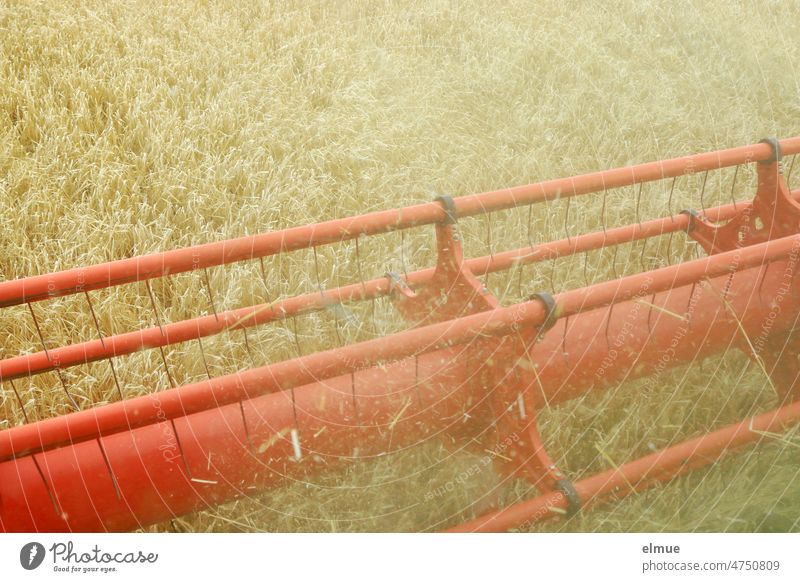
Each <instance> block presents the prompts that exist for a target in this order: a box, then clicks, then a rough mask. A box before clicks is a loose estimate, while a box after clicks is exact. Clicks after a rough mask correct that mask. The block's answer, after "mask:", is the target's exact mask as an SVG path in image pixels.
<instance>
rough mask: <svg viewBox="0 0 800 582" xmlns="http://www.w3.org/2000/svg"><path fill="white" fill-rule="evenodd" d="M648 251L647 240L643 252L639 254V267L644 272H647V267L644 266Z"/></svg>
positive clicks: (643, 242)
mask: <svg viewBox="0 0 800 582" xmlns="http://www.w3.org/2000/svg"><path fill="white" fill-rule="evenodd" d="M646 250H647V239H644V240H643V241H642V252H641V253H639V266H640V267H641V268H642V272H644V271H647V267H646V266H645V264H644V254H645V251H646Z"/></svg>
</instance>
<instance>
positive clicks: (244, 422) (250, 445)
mask: <svg viewBox="0 0 800 582" xmlns="http://www.w3.org/2000/svg"><path fill="white" fill-rule="evenodd" d="M239 413H240V414H241V415H242V428H244V436H245V439H247V448H248V450H250V451H252V450H253V439H252V438H251V437H250V428H249V427H248V426H247V415H246V414H245V413H244V403H243V402H242V401H241V400H240V401H239Z"/></svg>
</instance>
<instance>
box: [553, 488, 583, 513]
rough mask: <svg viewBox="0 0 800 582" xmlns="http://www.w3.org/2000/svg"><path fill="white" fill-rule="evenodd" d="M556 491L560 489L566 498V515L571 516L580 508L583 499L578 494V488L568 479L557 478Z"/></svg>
mask: <svg viewBox="0 0 800 582" xmlns="http://www.w3.org/2000/svg"><path fill="white" fill-rule="evenodd" d="M555 488H556V491H561V493H563V494H564V497H566V498H567V517H572V516H573V515H575V514H576V513H578V512H579V511H580V510H581V507H582V506H583V501H582V500H581V496H580V495H578V490H577V489H575V486H574V485H573V484H572V481H570V480H569V479H559V480H558V481H556V485H555Z"/></svg>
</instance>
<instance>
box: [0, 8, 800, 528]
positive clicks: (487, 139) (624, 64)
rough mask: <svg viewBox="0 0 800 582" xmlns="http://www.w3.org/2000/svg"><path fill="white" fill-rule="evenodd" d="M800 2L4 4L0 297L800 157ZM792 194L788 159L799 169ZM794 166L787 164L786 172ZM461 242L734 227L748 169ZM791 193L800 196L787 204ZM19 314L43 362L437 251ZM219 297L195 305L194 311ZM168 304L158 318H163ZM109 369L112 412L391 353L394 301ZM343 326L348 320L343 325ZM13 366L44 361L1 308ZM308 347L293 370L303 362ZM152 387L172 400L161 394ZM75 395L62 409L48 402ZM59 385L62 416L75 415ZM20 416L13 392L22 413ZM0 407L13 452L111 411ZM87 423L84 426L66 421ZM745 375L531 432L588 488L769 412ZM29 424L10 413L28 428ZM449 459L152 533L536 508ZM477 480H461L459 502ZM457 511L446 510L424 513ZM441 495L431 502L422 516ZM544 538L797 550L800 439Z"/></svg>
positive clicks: (496, 226)
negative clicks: (642, 460)
mask: <svg viewBox="0 0 800 582" xmlns="http://www.w3.org/2000/svg"><path fill="white" fill-rule="evenodd" d="M799 24H800V3H798V2H793V1H790V2H777V1H776V2H767V1H762V2H726V3H705V2H700V1H697V0H694V1H690V0H681V1H677V2H671V3H658V2H654V1H619V2H564V1H563V0H538V1H535V2H521V1H502V2H472V1H466V2H450V1H443V0H433V1H426V2H422V1H419V0H408V1H398V2H377V1H376V2H367V1H348V2H316V1H304V2H264V1H260V2H259V1H251V0H241V1H237V2H211V1H200V0H196V1H176V2H155V1H149V0H135V1H133V2H121V1H117V0H113V1H109V0H104V1H95V0H89V1H66V0H47V1H45V0H7V1H5V2H3V3H0V256H2V260H0V278H2V280H9V279H16V278H20V277H24V276H28V275H35V274H41V273H49V272H52V271H55V270H59V269H66V268H70V267H74V266H81V265H87V264H92V263H98V262H103V261H108V260H113V259H120V258H125V257H131V256H135V255H139V254H143V253H149V252H154V251H160V250H168V249H174V248H179V247H183V246H188V245H192V244H197V243H203V242H209V241H218V240H224V239H226V238H231V237H236V236H242V235H246V234H254V233H258V232H266V231H270V230H277V229H280V228H287V227H291V226H296V225H301V224H308V223H313V222H318V221H323V220H327V219H331V218H340V217H344V216H349V215H354V214H361V213H366V212H369V211H373V210H378V209H388V208H393V207H399V206H403V205H407V204H412V203H416V202H421V201H428V200H431V199H432V198H433V197H435V196H437V195H441V194H450V195H453V196H459V195H464V194H469V193H473V192H479V191H485V190H494V189H498V188H502V187H506V186H511V185H518V184H525V183H531V182H536V181H539V180H545V179H550V178H557V177H562V176H568V175H574V174H578V173H583V172H589V171H595V170H601V169H606V168H612V167H617V166H621V165H626V164H632V163H638V162H646V161H651V160H656V159H661V158H668V157H676V156H680V155H684V154H689V153H694V152H700V151H708V150H714V149H719V148H724V147H733V146H737V145H744V144H750V143H754V142H756V141H758V140H759V139H761V138H762V137H766V136H770V135H778V136H780V137H790V136H793V135H797V134H800V43H798V42H797V40H798V25H799ZM786 162H787V166H786V167H787V169H788V167H789V164H791V163H792V162H793V160H792V159H787V161H786ZM799 166H800V164H799ZM702 178H703V177H702V176H686V177H683V178H681V179H680V180H678V181H677V182H676V185H675V188H674V191H673V192H672V193H669V192H668V190H669V186H670V185H669V183H660V182H657V183H652V184H647V185H645V186H644V187H643V188H642V189H638V188H626V189H620V190H618V191H612V192H608V193H607V195H606V196H605V197H601V196H599V195H592V196H586V197H581V198H579V199H575V200H572V201H571V202H569V203H567V202H565V201H554V202H548V203H546V204H541V205H538V206H536V207H535V208H533V209H532V210H531V211H530V213H529V211H528V209H527V208H524V209H515V210H510V211H505V212H502V213H500V214H498V215H494V216H492V217H491V218H488V219H487V218H483V217H482V218H474V219H466V220H464V224H463V229H464V233H465V249H466V252H467V254H468V255H469V256H479V255H485V254H487V253H490V252H494V251H496V250H507V249H511V248H516V247H519V246H524V245H526V244H528V242H530V241H531V240H533V241H534V242H535V241H544V240H552V239H557V238H563V237H565V236H570V235H574V234H578V233H582V232H588V231H591V230H598V229H600V228H603V227H605V226H611V225H615V224H616V225H618V224H623V223H626V222H632V221H635V220H639V219H644V218H652V217H656V216H664V215H667V214H672V213H675V212H677V211H679V210H681V209H683V208H687V207H693V208H700V207H701V206H704V207H705V206H712V205H717V204H724V203H727V202H729V201H730V200H731V198H733V199H736V200H746V199H749V198H750V197H752V194H753V192H754V173H753V169H752V168H748V169H744V168H743V169H742V170H740V173H739V175H738V178H737V179H736V180H735V181H734V180H733V170H732V169H731V170H730V171H728V170H723V171H720V172H715V173H713V174H711V175H709V177H708V181H707V183H706V184H705V186H703V184H702V181H703V180H702ZM790 186H791V187H792V188H798V187H800V168H798V169H796V170H795V175H794V178H793V179H790ZM417 230H419V232H417V231H414V232H409V233H407V234H406V235H402V236H401V235H400V234H399V233H392V234H387V235H382V236H380V237H377V238H376V240H374V241H372V242H367V243H364V244H363V246H362V247H361V248H360V249H359V252H358V256H356V255H355V253H354V248H353V245H352V244H350V243H342V244H339V245H331V246H330V247H325V248H321V249H319V253H318V256H317V257H316V258H315V257H314V256H313V255H312V253H311V252H310V251H308V252H306V251H298V252H295V253H292V254H291V255H290V256H282V257H276V258H271V259H269V260H268V261H266V263H267V264H266V273H267V276H266V277H262V276H261V274H260V273H259V265H258V263H257V262H255V263H250V262H246V263H241V264H237V265H231V266H226V267H217V268H212V269H209V270H208V271H207V273H206V274H207V276H208V280H207V281H206V280H204V279H203V277H201V276H200V275H199V274H198V273H188V274H183V275H178V276H175V277H171V278H168V279H164V280H156V281H154V282H153V283H152V292H153V295H154V297H155V302H152V301H151V300H150V298H149V296H148V293H147V292H146V290H145V288H144V285H143V284H139V285H136V284H134V285H128V286H125V287H123V288H119V289H114V290H100V291H96V292H93V293H92V302H93V309H94V310H95V312H96V315H97V317H98V324H97V325H95V323H94V321H93V319H92V314H91V311H90V309H89V308H88V306H87V304H86V300H85V298H84V297H83V296H81V295H77V296H74V297H65V298H59V299H53V300H50V301H47V302H41V303H37V304H35V305H34V306H33V309H34V310H35V311H36V317H37V321H38V323H39V324H40V327H41V332H42V338H43V341H44V342H45V345H47V346H57V345H62V344H65V343H74V342H77V341H83V340H87V339H93V338H95V337H97V333H98V328H99V329H100V330H102V333H103V334H105V335H110V334H113V333H121V332H124V331H129V330H134V329H138V328H140V327H143V326H151V325H156V324H158V323H159V322H160V321H177V320H179V319H183V318H187V317H193V316H197V315H202V314H208V313H211V312H212V311H213V310H222V309H229V308H235V307H239V306H243V305H250V304H253V303H256V302H263V301H272V300H274V299H275V298H278V297H288V296H291V295H295V294H298V293H304V292H313V291H314V290H317V289H319V288H320V286H324V287H334V286H337V285H341V284H345V283H348V282H353V281H357V280H358V278H359V277H364V278H373V277H381V276H383V274H384V273H385V272H387V271H390V270H396V271H401V270H411V269H414V268H418V267H423V266H429V265H431V264H432V262H433V260H434V258H435V254H434V253H433V250H432V240H433V239H432V229H424V228H423V229H417ZM685 239H686V237H683V236H675V237H672V238H671V239H670V241H667V240H666V237H665V239H664V240H659V241H658V242H655V243H654V242H652V241H651V242H649V244H647V245H643V244H642V243H635V244H630V245H624V246H622V247H620V248H619V249H617V250H610V249H606V250H604V251H598V252H593V253H589V255H587V256H586V257H572V258H568V259H559V260H558V261H550V262H547V263H542V264H536V265H533V266H528V267H524V268H523V269H518V270H515V271H513V272H510V273H508V274H506V275H493V276H492V277H490V278H489V280H488V281H486V282H487V284H488V285H489V287H490V288H491V289H492V291H494V292H495V293H496V294H497V295H498V297H500V298H501V301H502V302H503V303H504V304H510V303H513V302H516V301H519V300H521V299H522V298H524V297H525V296H527V295H528V294H529V293H531V292H533V291H537V290H549V291H561V290H565V289H570V288H577V287H581V286H583V285H585V284H587V283H591V282H593V281H602V280H609V279H612V278H615V277H619V276H622V275H625V274H628V273H634V272H639V271H641V270H642V268H653V267H656V266H661V265H666V264H669V263H674V262H675V261H679V260H683V259H688V258H692V257H695V256H697V252H698V251H697V248H696V247H695V245H693V244H691V243H689V242H687V241H686V240H685ZM209 291H210V293H209ZM153 303H155V305H154V304H153ZM352 315H353V318H352V319H353V320H354V321H355V322H356V323H352V324H351V323H347V324H346V325H342V324H341V322H340V321H339V320H338V319H337V318H336V317H334V316H332V315H331V314H330V313H326V312H322V313H319V314H310V315H307V316H303V317H299V318H297V320H296V321H293V322H291V323H289V322H286V323H278V324H274V325H269V326H264V328H263V329H261V328H259V329H257V330H253V332H252V335H251V338H250V342H251V347H252V349H248V350H247V351H245V349H244V347H243V346H242V342H241V338H240V337H239V336H234V335H231V334H222V335H221V336H217V337H214V338H209V339H208V340H204V342H203V346H202V348H203V350H202V353H201V351H200V347H199V346H198V345H197V344H194V343H192V344H178V345H174V346H170V348H169V349H166V350H165V361H166V362H167V365H166V366H165V363H164V362H163V361H162V359H161V356H160V354H159V353H158V350H151V351H147V352H140V353H137V354H134V355H131V356H128V357H126V358H119V361H118V363H117V373H118V376H119V382H120V384H121V386H122V388H123V392H124V394H125V396H128V397H129V396H134V395H137V394H144V393H147V392H149V391H151V390H156V389H163V388H165V387H169V386H170V385H171V384H174V385H177V384H182V383H186V382H190V381H193V380H197V379H202V378H204V377H206V375H207V374H210V375H213V376H216V375H221V374H225V373H229V372H232V371H235V370H238V369H241V368H243V367H252V366H256V365H264V364H265V363H269V362H274V361H279V360H283V359H286V358H291V357H293V356H295V355H296V353H297V351H296V350H297V349H299V350H301V351H302V352H303V353H309V352H311V351H314V350H319V349H324V348H327V347H332V346H335V345H337V342H342V341H345V342H347V341H358V340H361V339H367V338H369V337H373V336H374V335H376V334H381V335H382V334H385V333H390V332H391V331H395V330H398V329H402V327H403V326H402V322H400V321H399V319H398V317H397V315H396V314H395V313H393V311H392V308H391V306H390V305H389V304H388V303H386V302H381V301H378V302H376V305H375V306H374V308H372V309H371V308H370V306H353V307H352ZM348 322H349V319H348ZM0 330H2V332H0V335H2V342H1V343H0V349H2V354H0V355H2V357H4V358H5V357H10V356H13V355H17V354H19V353H26V352H33V351H38V350H40V349H41V343H40V341H39V337H38V335H37V331H36V328H35V326H34V323H33V321H32V319H31V314H30V313H29V311H28V308H27V307H11V308H6V309H3V310H0ZM298 346H299V348H298ZM167 371H169V373H167ZM62 382H63V385H62ZM65 387H68V392H69V396H67V393H66V392H67V389H66V388H65ZM13 388H16V390H17V391H18V392H19V393H20V396H21V398H20V399H17V398H16V397H15V395H14V390H13ZM13 388H12V387H11V386H9V385H8V383H3V385H2V386H0V400H1V401H0V429H3V428H7V427H10V426H15V425H17V424H20V423H22V422H24V421H25V419H28V420H36V419H41V418H47V417H49V416H52V415H54V414H63V413H65V412H69V411H70V410H72V407H73V406H74V405H75V404H76V405H77V406H79V407H80V408H86V407H90V406H94V405H99V404H102V403H104V402H110V401H113V400H115V399H117V398H118V394H117V389H116V386H115V382H114V379H113V377H112V372H111V371H110V369H109V367H108V365H107V363H104V362H98V363H94V364H90V365H86V366H78V367H76V368H71V369H68V370H64V371H63V377H62V378H59V377H58V375H57V374H55V373H45V374H42V375H40V376H36V377H33V378H31V379H29V380H28V379H26V380H19V381H17V383H16V386H15V387H13ZM73 400H74V404H73V402H72V401H73ZM776 400H777V399H776V397H775V395H774V393H773V392H772V391H771V390H770V388H769V382H768V380H767V379H766V378H765V377H764V375H763V373H762V372H761V370H760V369H759V367H758V366H754V365H753V364H752V361H751V360H750V359H749V358H747V357H746V356H745V355H744V354H743V353H741V352H739V351H735V350H733V349H730V350H727V351H725V352H724V353H723V354H721V355H720V356H718V357H715V358H712V359H709V360H706V361H703V362H695V363H693V364H692V365H689V366H684V367H681V368H677V369H674V370H670V371H667V372H663V373H661V374H659V375H658V381H657V382H655V383H653V382H648V383H647V384H646V385H644V384H643V383H642V382H638V383H637V382H627V383H623V384H621V385H619V386H618V387H616V388H614V389H612V390H610V391H607V392H605V393H603V394H597V395H590V396H586V397H584V398H582V399H579V400H578V401H574V402H571V403H569V404H566V405H562V406H559V407H557V408H554V409H553V410H548V411H546V412H545V413H544V414H543V416H542V418H541V430H542V433H543V436H544V438H545V440H546V442H547V445H548V447H549V449H550V451H551V453H552V455H553V456H554V457H555V458H556V459H558V462H559V464H560V465H561V466H562V468H563V469H565V470H566V471H567V472H568V473H569V474H570V475H572V476H573V477H574V478H575V479H577V478H580V476H582V475H589V474H591V473H594V472H597V471H600V470H606V469H608V468H611V467H614V466H615V465H617V464H621V463H623V462H625V461H626V460H628V459H632V458H634V457H636V456H640V455H642V454H646V453H648V452H649V451H650V450H652V449H653V448H662V447H664V446H668V445H669V444H670V443H674V442H677V441H679V440H683V439H685V438H690V437H692V436H697V435H699V434H703V433H704V432H706V431H708V430H710V429H713V428H718V427H721V426H724V425H726V424H729V423H732V422H735V421H738V420H739V419H741V418H743V417H745V416H747V415H752V414H755V413H758V412H761V411H766V410H769V409H770V407H774V406H775V404H776ZM20 401H21V402H22V405H20V404H19V402H20ZM475 463H476V457H475V456H472V455H471V454H469V453H466V452H458V451H453V450H451V449H448V448H445V447H444V446H443V445H442V444H441V443H437V442H429V443H424V444H422V445H421V446H419V447H415V448H413V449H410V450H407V451H403V452H402V453H398V454H395V455H388V456H386V457H385V458H382V459H379V460H377V461H372V462H368V463H358V464H354V465H352V466H351V467H348V468H347V469H346V470H342V471H340V472H337V473H334V474H326V475H324V476H321V477H315V478H313V479H308V480H306V481H302V482H299V481H298V482H293V483H287V485H286V486H285V487H282V488H280V489H277V490H272V491H268V492H264V493H259V494H253V495H251V496H249V497H245V498H242V499H240V500H237V501H234V502H231V503H228V504H225V505H222V506H219V507H209V508H207V509H206V510H204V511H201V512H199V513H197V514H194V515H189V516H185V517H181V518H176V519H173V520H171V521H170V522H167V523H163V524H159V525H157V526H153V527H150V528H147V531H194V532H204V531H325V532H328V531H432V530H437V529H442V528H445V527H447V526H452V525H455V524H458V523H460V522H462V521H464V520H466V519H469V518H471V517H474V516H475V515H477V514H479V513H481V511H483V510H485V508H486V507H488V506H489V504H492V503H500V504H501V505H504V504H508V503H512V502H514V501H517V500H520V499H525V498H529V497H531V496H533V495H535V491H534V490H533V489H531V488H530V487H529V486H526V485H525V484H524V483H522V482H518V481H501V480H500V479H499V478H498V476H497V475H496V474H494V472H493V471H490V470H482V471H478V472H473V471H470V468H471V467H472V466H474V465H475ZM466 473H470V475H469V477H468V478H464V477H463V475H464V474H466ZM441 492H444V493H441ZM433 493H435V494H433ZM534 530H535V531H585V532H595V531H613V532H628V531H724V532H729V531H800V433H798V431H796V430H795V431H794V432H790V433H788V434H785V435H778V436H775V437H774V438H773V439H771V441H770V442H767V443H764V444H762V445H760V446H758V447H757V448H749V449H745V450H743V451H742V452H740V453H738V454H736V455H732V456H730V457H728V458H726V459H725V460H723V461H721V462H719V463H716V464H715V465H714V466H712V467H710V468H708V469H704V470H700V471H696V472H693V473H691V474H689V475H687V476H684V477H682V478H680V479H678V480H676V481H674V482H672V483H670V484H667V485H664V486H660V487H657V488H654V489H651V490H648V491H646V492H644V493H642V494H641V495H638V496H634V497H631V498H628V499H625V500H623V501H621V502H619V503H615V504H613V505H606V506H603V507H599V508H597V509H595V510H593V511H591V512H586V513H584V514H582V515H578V516H576V517H574V518H572V519H569V520H566V519H561V520H556V521H551V522H549V523H546V524H543V525H540V526H536V527H535V528H534Z"/></svg>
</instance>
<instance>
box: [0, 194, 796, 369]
mask: <svg viewBox="0 0 800 582" xmlns="http://www.w3.org/2000/svg"><path fill="white" fill-rule="evenodd" d="M793 195H794V196H795V197H796V198H800V190H797V191H795V192H794V193H793ZM750 205H751V204H750V203H749V202H746V203H738V204H735V205H734V204H727V205H724V206H719V207H715V208H709V209H707V210H706V212H705V214H704V216H706V217H707V218H709V219H710V220H713V221H719V220H729V219H730V218H732V217H733V216H734V215H735V214H736V213H737V212H739V211H742V210H744V209H746V208H749V207H750ZM688 225H689V217H688V216H687V215H685V214H677V215H674V216H669V217H665V218H658V219H654V220H648V221H645V222H642V223H640V224H631V225H626V226H621V227H617V228H612V229H608V230H606V231H605V232H602V231H598V232H593V233H589V234H584V235H578V236H574V237H570V238H568V239H561V240H557V241H553V242H548V243H542V244H537V245H535V246H533V247H524V248H520V249H515V250H511V251H506V252H501V253H496V254H494V255H487V256H484V257H477V258H474V259H469V260H467V261H466V266H467V267H468V268H469V269H470V271H472V272H473V273H475V274H476V275H485V274H487V273H495V272H498V271H502V270H505V269H509V268H511V267H512V266H514V265H526V264H531V263H535V262H538V261H544V260H548V259H555V258H560V257H567V256H570V255H573V254H576V253H580V252H586V251H591V250H595V249H599V248H603V247H608V246H611V245H616V244H624V243H629V242H633V241H637V240H642V239H645V238H650V237H654V236H660V235H664V234H669V233H674V232H679V231H683V230H686V228H687V227H688ZM434 271H435V269H433V268H429V269H422V270H419V271H415V272H412V273H409V274H408V275H407V277H406V282H407V283H408V285H409V286H410V287H412V288H414V287H418V286H420V285H424V284H425V283H426V282H427V281H428V280H429V279H430V277H431V276H432V275H433V273H434ZM389 291H390V285H389V282H388V280H387V279H386V278H385V277H382V278H380V279H373V280H371V281H365V282H364V283H363V284H362V283H356V284H352V285H346V286H343V287H339V288H337V289H327V290H325V291H323V292H321V293H309V294H306V295H300V296H297V297H292V298H289V299H285V300H282V301H277V302H275V303H271V304H266V303H262V304H259V305H253V306H250V307H243V308H240V309H236V310H231V311H224V312H221V313H218V314H215V315H208V316H203V317H197V318H192V319H188V320H185V321H179V322H175V323H168V324H164V325H162V326H154V327H150V328H147V329H142V330H137V331H132V332H128V333H123V334H117V335H113V336H109V337H105V338H103V339H102V340H99V339H98V340H90V341H86V342H81V343H77V344H71V345H67V346H61V347H56V348H50V349H49V350H48V351H47V352H45V351H39V352H35V353H32V354H24V355H21V356H16V357H13V358H7V359H4V360H0V381H3V380H14V379H16V378H23V377H27V376H31V375H35V374H40V373H42V372H48V371H52V370H55V369H56V368H60V369H64V368H68V367H70V366H76V365H80V364H87V363H89V362H95V361H98V360H103V359H108V358H113V357H117V356H124V355H127V354H132V353H134V352H137V351H139V350H142V349H151V348H156V347H164V346H167V345H172V344H176V343H181V342H186V341H190V340H195V339H199V338H204V337H208V336H211V335H216V334H219V333H222V332H224V331H227V330H231V329H238V328H248V327H255V326H258V325H263V324H266V323H270V322H274V321H278V320H281V319H285V318H288V317H291V316H294V315H298V314H301V313H308V312H312V311H319V310H322V309H325V308H326V307H329V306H331V305H335V304H339V303H343V302H348V301H361V300H364V299H371V298H376V297H381V296H385V295H387V294H388V293H389Z"/></svg>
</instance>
